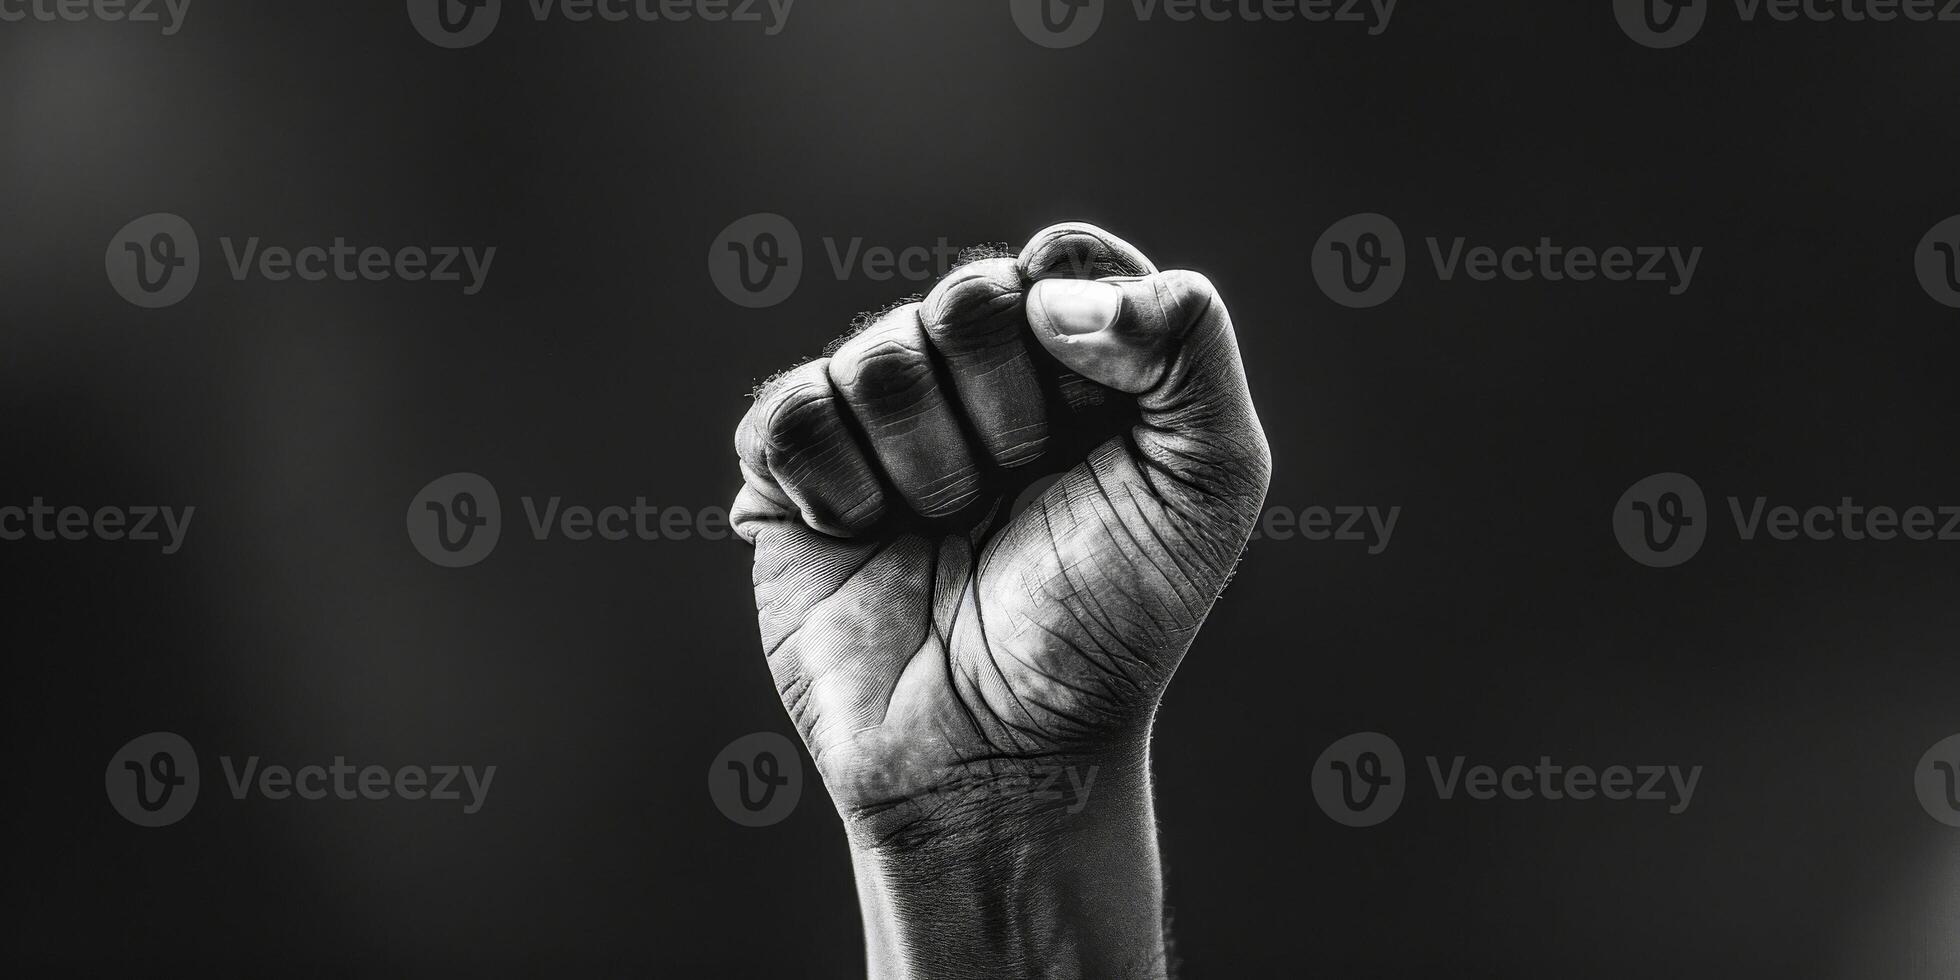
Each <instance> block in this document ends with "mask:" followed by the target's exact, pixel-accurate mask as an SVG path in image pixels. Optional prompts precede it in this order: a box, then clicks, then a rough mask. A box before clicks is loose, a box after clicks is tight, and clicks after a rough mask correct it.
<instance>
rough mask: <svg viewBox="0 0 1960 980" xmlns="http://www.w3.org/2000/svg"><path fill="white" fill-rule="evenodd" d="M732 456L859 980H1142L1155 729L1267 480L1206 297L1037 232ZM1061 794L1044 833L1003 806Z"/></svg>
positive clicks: (1155, 925)
mask: <svg viewBox="0 0 1960 980" xmlns="http://www.w3.org/2000/svg"><path fill="white" fill-rule="evenodd" d="M735 443H736V450H737V453H738V455H739V457H740V460H741V468H742V475H743V479H744V486H743V488H742V490H741V493H740V495H739V497H738V498H737V500H736V504H735V508H734V511H733V517H734V523H735V529H736V532H737V533H738V534H739V535H740V536H741V537H742V538H743V539H744V540H747V541H749V542H751V543H752V544H754V545H755V549H756V551H755V571H754V581H755V597H756V606H757V610H758V613H759V616H760V620H761V633H762V643H763V648H764V650H765V651H766V652H767V655H768V658H769V664H770V668H771V671H772V672H773V674H774V677H775V680H776V685H777V689H778V691H779V693H780V694H781V695H782V700H783V705H784V707H785V708H787V709H788V711H789V714H790V717H791V718H792V720H793V721H794V722H795V724H796V727H797V729H798V730H799V731H800V732H801V733H802V736H803V739H804V742H805V743H806V744H807V745H808V747H809V750H810V754H811V757H812V758H813V759H814V761H815V763H816V766H817V769H818V771H819V772H820V773H821V774H822V777H823V780H824V784H825V785H826V787H827V788H828V789H829V791H830V793H831V796H832V798H833V799H834V800H835V802H836V804H837V808H838V811H839V812H840V814H842V816H843V819H844V822H845V825H846V827H847V828H848V830H849V834H850V838H851V843H852V849H853V856H854V860H855V863H856V868H857V878H858V885H859V891H860V898H861V902H862V905H863V907H864V913H865V919H866V930H867V937H868V942H869V945H870V960H871V971H872V973H873V975H874V976H933V977H946V976H1049V975H1054V976H1095V977H1104V976H1115V977H1123V976H1157V975H1161V974H1162V971H1163V969H1164V965H1163V944H1162V933H1161V927H1160V919H1159V907H1158V903H1159V901H1160V897H1161V896H1160V890H1161V886H1160V884H1159V874H1158V870H1157V855H1156V847H1155V831H1154V827H1153V825H1152V817H1151V810H1150V796H1149V777H1148V761H1147V759H1148V753H1147V742H1148V737H1149V731H1150V725H1151V719H1152V717H1153V715H1154V713H1155V709H1156V706H1157V702H1158V698H1159V696H1160V695H1161V694H1162V692H1163V690H1164V687H1165V685H1166V684H1167V683H1168V682H1169V680H1170V677H1171V674H1172V672H1173V671H1175V670H1176V669H1177V665H1178V662H1179V661H1180V660H1181V659H1182V658H1183V656H1184V652H1185V650H1186V648H1188V647H1189V646H1190V645H1191V641H1192V639H1193V637H1194V636H1195V635H1196V634H1197V630H1198V627H1199V625H1200V624H1201V623H1203V621H1204V618H1205V615H1206V613H1207V612H1209V610H1210V609H1211V606H1212V603H1213V602H1214V601H1215V600H1216V599H1217V597H1218V594H1219V591H1220V589H1222V588H1223V587H1224V585H1225V582H1226V580H1227V579H1228V578H1229V577H1230V575H1231V573H1232V570H1233V567H1234V565H1235V564H1236V563H1237V561H1238V558H1239V555H1240V552H1241V550H1242V549H1243V548H1244V546H1245V542H1246V539H1247V536H1248V534H1249V533H1250V531H1251V529H1252V526H1253V524H1254V522H1255V520H1256V518H1257V516H1258V514H1259V511H1260V507H1261V505H1262V503H1263V501H1264V497H1265V491H1266V481H1267V476H1268V473H1269V471H1270V468H1271V463H1270V459H1269V455H1268V452H1267V447H1266V439H1265V435H1264V433H1263V432H1262V431H1261V429H1260V426H1259V419H1258V416H1257V414H1256V413H1255V412H1254V411H1253V406H1252V400H1251V397H1250V395H1249V393H1248V392H1247V390H1246V382H1245V374H1244V370H1243V368H1242V366H1241V364H1240V360H1239V351H1238V346H1237V341H1236V340H1235V338H1234V335H1233V332H1232V322H1231V318H1230V317H1229V316H1228V315H1227V313H1226V311H1225V304H1224V301H1223V300H1222V299H1220V298H1219V296H1218V295H1217V293H1216V292H1215V291H1214V290H1213V288H1212V285H1211V283H1210V282H1209V281H1208V280H1207V279H1205V277H1203V276H1201V275H1198V274H1196V273H1192V272H1180V271H1170V272H1160V271H1158V270H1157V268H1156V267H1155V266H1153V265H1152V264H1151V262H1150V260H1149V259H1147V258H1145V257H1144V256H1143V255H1141V254H1140V253H1138V252H1137V251H1136V250H1135V249H1134V248H1132V247H1131V246H1130V245H1129V244H1128V243H1126V242H1124V241H1122V240H1121V239H1118V238H1116V237H1114V236H1112V235H1110V234H1108V233H1106V232H1104V231H1102V230H1100V229H1097V228H1094V227H1091V226H1088V225H1082V224H1064V225H1058V226H1055V227H1053V228H1049V229H1047V230H1045V231H1043V232H1041V233H1039V234H1037V235H1036V236H1035V237H1034V238H1033V240H1032V241H1030V242H1029V243H1028V245H1027V247H1026V248H1024V249H1023V250H1022V251H1021V253H1020V255H1019V256H1018V257H1014V258H997V259H987V260H981V261H977V262H973V263H970V264H968V265H965V266H962V267H960V268H959V269H957V270H955V271H954V272H953V273H952V274H950V275H949V276H947V277H946V278H945V279H944V280H943V281H941V282H940V283H939V284H938V285H937V286H936V287H935V288H934V289H933V290H932V291H931V293H930V294H929V295H927V296H926V297H925V299H924V300H923V301H922V302H914V303H908V304H906V305H903V306H900V307H897V308H896V309H893V310H890V311H888V312H886V313H884V314H882V315H880V316H878V317H877V318H875V319H874V320H872V321H871V322H870V323H868V324H867V325H866V326H864V328H863V329H862V330H861V331H859V332H858V333H856V334H855V335H853V336H851V337H849V338H848V339H846V340H845V341H843V343H842V345H841V346H838V347H837V348H836V349H835V351H834V352H833V353H832V354H831V355H830V356H829V357H827V358H823V359H819V360H816V361H812V362H810V363H807V364H804V365H802V366H800V367H798V368H795V369H794V370H791V371H789V372H787V373H785V374H783V375H781V376H780V377H777V378H775V379H774V380H772V381H771V382H769V383H768V384H766V385H764V386H763V388H762V390H761V391H760V392H759V393H758V394H757V397H756V400H755V404H754V406H753V407H752V408H751V409H750V411H749V412H748V415H747V417H745V418H744V419H743V420H742V423H741V426H740V429H739V430H738V432H737V433H736V438H735ZM1056 473H1059V474H1060V475H1059V478H1057V479H1055V480H1054V481H1053V482H1052V483H1050V484H1048V485H1047V486H1046V487H1045V488H1044V489H1040V490H1039V491H1038V492H1036V493H1030V494H1025V495H1024V493H1023V491H1026V490H1028V489H1029V488H1030V487H1031V486H1037V487H1038V486H1040V484H1038V483H1036V481H1037V480H1039V479H1041V478H1042V477H1045V476H1049V475H1052V474H1056ZM1017 497H1020V498H1023V499H1022V500H1021V501H1020V504H1019V505H1017V504H1016V500H1017ZM1063 771H1067V772H1069V773H1070V774H1071V778H1070V779H1069V780H1067V781H1065V782H1061V783H1060V784H1061V785H1068V786H1072V787H1074V790H1075V792H1076V794H1077V796H1078V797H1080V798H1075V799H1071V800H1070V802H1069V805H1068V806H1060V805H1056V804H1055V803H1053V802H1047V801H1050V800H1052V798H1053V794H1044V793H1034V792H1028V791H1027V789H1028V788H1029V787H1033V786H1047V785H1055V784H1057V782H1058V781H1057V780H1056V779H1055V778H1054V775H1055V774H1056V773H1059V772H1063ZM1084 773H1086V774H1090V776H1089V779H1088V780H1084V779H1081V778H1078V774H1084ZM1085 782H1086V785H1085Z"/></svg>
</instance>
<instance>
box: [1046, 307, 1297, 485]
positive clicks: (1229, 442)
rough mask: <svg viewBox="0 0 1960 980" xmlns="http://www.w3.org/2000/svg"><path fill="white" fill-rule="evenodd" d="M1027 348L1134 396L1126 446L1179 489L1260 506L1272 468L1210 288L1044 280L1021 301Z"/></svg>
mask: <svg viewBox="0 0 1960 980" xmlns="http://www.w3.org/2000/svg"><path fill="white" fill-rule="evenodd" d="M1027 308H1028V322H1029V325H1030V326H1031V327H1032V328H1033V333H1034V335H1035V338H1036V339H1037V340H1038V341H1039V342H1040V343H1041V344H1042V345H1043V346H1044V347H1045V348H1046V349H1047V350H1048V352H1049V353H1050V354H1053V355H1054V356H1055V359H1056V360H1058V361H1060V362H1061V363H1062V364H1063V365H1065V366H1066V367H1068V368H1069V369H1070V370H1072V371H1075V372H1077V373H1079V374H1081V375H1082V376H1083V377H1086V378H1088V379H1090V380H1092V381H1095V382H1097V383H1099V384H1102V385H1105V386H1107V387H1110V388H1113V389H1115V390H1117V391H1121V392H1125V393H1128V394H1132V395H1135V396H1136V401H1137V409H1138V411H1139V412H1140V413H1141V416H1142V421H1141V424H1139V425H1138V426H1137V427H1136V430H1135V441H1136V444H1137V447H1138V449H1139V451H1141V452H1142V453H1143V455H1144V457H1145V461H1146V462H1148V463H1152V464H1155V468H1156V469H1158V470H1161V471H1164V472H1167V473H1169V474H1170V475H1172V476H1174V477H1175V478H1176V479H1175V480H1173V481H1171V482H1172V483H1173V484H1176V485H1177V486H1179V487H1182V488H1185V489H1190V490H1195V491H1196V492H1198V493H1200V494H1207V495H1211V496H1216V497H1222V498H1229V499H1231V500H1239V499H1240V498H1243V497H1246V496H1248V495H1249V496H1250V497H1251V499H1253V500H1254V506H1255V507H1256V506H1257V500H1258V499H1260V498H1263V496H1264V494H1265V489H1266V479H1267V477H1268V475H1269V474H1270V472H1271V468H1272V464H1271V459H1270V456H1269V454H1268V450H1267V446H1266V436H1265V432H1264V430H1263V429H1261V428H1260V425H1259V415H1258V413H1257V412H1256V411H1254V409H1253V406H1252V395H1251V392H1250V391H1249V390H1248V389H1247V387H1246V380H1245V367H1244V365H1243V363H1242V362H1241V361H1240V358H1239V349H1238V341H1237V338H1236V337H1235V336H1234V334H1233V331H1232V319H1231V316H1230V315H1229V314H1228V313H1227V312H1226V310H1225V301H1224V300H1222V299H1220V298H1219V296H1218V293H1217V290H1216V289H1215V288H1214V287H1213V286H1212V283H1211V280H1209V279H1207V278H1205V277H1204V276H1202V275H1199V274H1198V273H1195V272H1184V271H1172V272H1163V273H1158V274H1155V275H1148V276H1142V277H1137V278H1127V279H1110V280H1103V281H1089V280H1046V281H1043V282H1038V283H1035V284H1034V286H1033V287H1032V288H1031V289H1030V290H1029V291H1028V300H1027Z"/></svg>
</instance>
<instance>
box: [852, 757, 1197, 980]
mask: <svg viewBox="0 0 1960 980" xmlns="http://www.w3.org/2000/svg"><path fill="white" fill-rule="evenodd" d="M1055 782H1056V783H1063V782H1065V780H1062V779H1059V778H1057V779H1055ZM1074 782H1075V783H1076V784H1077V785H1079V783H1080V782H1081V780H1075V781H1074ZM1148 782H1149V781H1148V775H1147V768H1146V765H1145V763H1144V761H1143V760H1142V759H1141V758H1139V759H1137V760H1134V762H1133V763H1130V764H1119V765H1118V766H1115V767H1111V766H1108V765H1101V766H1097V767H1096V769H1095V772H1094V782H1093V785H1092V786H1091V787H1090V789H1089V791H1088V792H1086V793H1081V794H1080V798H1079V799H1078V798H1075V795H1074V794H1071V793H1067V792H1061V793H1056V794H1054V795H1055V796H1058V797H1060V798H1049V794H1047V793H1045V792H1041V793H1037V792H1033V791H1024V792H1020V793H1017V794H1015V795H1013V796H1012V797H1007V796H1002V797H1000V798H997V799H994V800H991V801H990V802H989V803H988V804H987V805H982V806H961V807H958V808H957V809H958V811H959V812H960V814H961V815H960V816H959V817H958V818H955V819H953V820H952V821H950V825H946V826H935V827H931V828H924V829H920V828H913V831H914V832H910V833H906V834H904V835H900V836H899V838H898V842H893V841H892V840H888V839H885V840H874V839H870V834H869V833H867V832H865V831H864V830H863V829H861V828H854V830H853V833H852V841H851V851H852V863H853V866H854V868H855V871H856V876H857V885H858V900H859V905H860V907H861V909H862V911H863V915H864V927H865V943H866V955H867V959H868V962H869V965H870V971H869V972H870V975H871V977H872V978H873V980H895V978H907V980H910V978H920V977H929V978H933V980H942V978H966V977H975V978H981V977H984V978H990V980H991V978H998V977H1055V978H1074V977H1089V978H1118V980H1131V978H1137V980H1157V978H1162V977H1163V976H1164V975H1165V962H1164V960H1165V957H1164V933H1163V879H1162V874H1161V871H1160V866H1159V863H1158V854H1157V833H1156V826H1155V822H1154V816H1153V814H1152V809H1151V804H1150V793H1149V785H1148ZM1030 785H1032V784H1030ZM976 814H981V815H982V816H978V817H976V816H975V815H976Z"/></svg>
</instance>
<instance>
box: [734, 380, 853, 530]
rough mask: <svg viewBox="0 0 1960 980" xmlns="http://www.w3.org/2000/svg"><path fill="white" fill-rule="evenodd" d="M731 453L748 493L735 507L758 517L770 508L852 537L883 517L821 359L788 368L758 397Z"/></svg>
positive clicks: (737, 433)
mask: <svg viewBox="0 0 1960 980" xmlns="http://www.w3.org/2000/svg"><path fill="white" fill-rule="evenodd" d="M735 453H736V455H737V456H738V457H740V459H741V461H742V474H743V478H744V480H745V481H746V484H747V489H748V490H749V491H752V492H753V496H744V497H743V498H741V500H739V501H738V503H742V504H744V506H745V509H746V510H747V511H750V512H752V513H753V515H754V517H755V518H757V519H761V518H763V516H764V514H765V512H766V511H765V505H767V504H774V505H776V506H777V507H778V508H781V509H793V510H794V511H795V512H796V513H797V514H798V515H799V516H801V517H802V519H803V522H804V523H805V524H808V525H809V526H810V527H811V528H814V529H815V530H818V531H822V532H823V533H825V534H829V535H833V536H837V537H849V536H852V535H856V534H860V533H863V532H864V531H866V530H868V529H869V528H870V527H871V526H872V525H874V524H876V523H878V521H879V520H881V519H882V518H883V517H884V516H885V507H886V503H885V494H884V489H883V487H881V486H880V485H879V483H878V475H877V470H875V469H874V468H873V467H872V465H871V461H870V459H869V458H867V457H866V455H865V453H864V450H863V449H862V448H860V447H859V446H858V444H857V440H856V438H855V437H854V436H853V435H852V433H851V430H850V427H849V425H848V424H847V423H846V422H845V419H844V409H843V407H842V406H841V405H840V404H839V401H838V397H837V391H836V389H834V388H833V387H831V384H830V376H829V374H828V373H827V365H826V363H825V362H824V361H821V360H818V361H812V362H810V363H808V364H804V365H802V366H801V367H797V368H794V369H792V370H791V371H789V372H788V373H786V374H784V375H783V376H782V377H780V378H777V379H776V380H775V381H773V382H771V383H770V384H769V385H768V386H767V387H766V388H765V389H764V390H763V392H762V393H761V394H760V395H759V396H757V398H756V402H755V404H754V405H753V406H751V407H750V408H749V412H748V414H747V415H746V416H744V417H743V419H742V424H741V425H740V426H739V427H737V428H736V430H735Z"/></svg>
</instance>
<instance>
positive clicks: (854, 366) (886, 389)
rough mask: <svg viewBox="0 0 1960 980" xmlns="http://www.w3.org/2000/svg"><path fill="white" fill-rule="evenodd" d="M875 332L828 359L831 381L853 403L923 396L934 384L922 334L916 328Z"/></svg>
mask: <svg viewBox="0 0 1960 980" xmlns="http://www.w3.org/2000/svg"><path fill="white" fill-rule="evenodd" d="M914 322H915V323H916V321H914ZM874 331H875V332H868V333H867V334H866V335H864V336H863V337H861V338H859V339H860V340H861V342H858V343H852V344H849V345H847V346H846V347H845V348H844V349H843V350H839V351H838V352H837V354H836V355H835V356H833V357H832V358H831V368H830V377H831V380H832V381H834V382H835V383H836V385H837V387H838V389H839V390H840V391H842V392H844V393H845V397H846V399H847V400H850V401H852V402H887V401H894V400H905V401H909V400H916V399H919V398H923V397H924V396H925V395H926V394H927V393H928V392H929V391H931V389H932V384H933V376H932V360H931V358H929V357H928V356H927V355H926V350H925V342H924V336H923V335H922V334H921V333H920V332H919V331H918V329H916V328H914V329H911V330H906V331H900V330H878V329H877V328H874Z"/></svg>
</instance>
